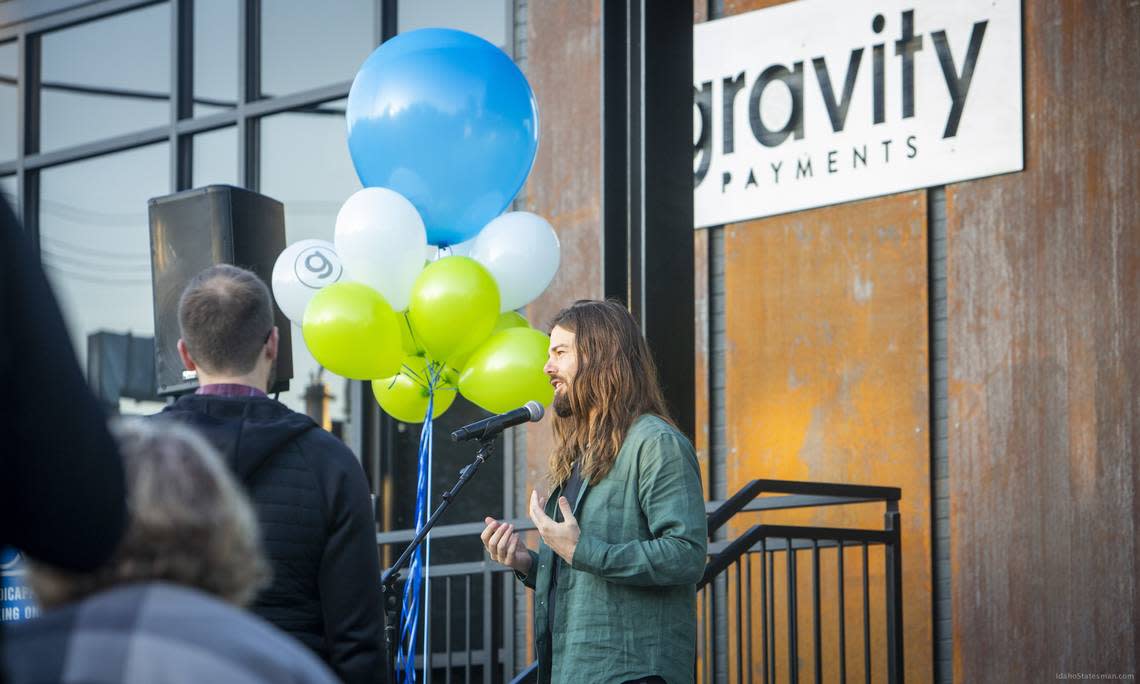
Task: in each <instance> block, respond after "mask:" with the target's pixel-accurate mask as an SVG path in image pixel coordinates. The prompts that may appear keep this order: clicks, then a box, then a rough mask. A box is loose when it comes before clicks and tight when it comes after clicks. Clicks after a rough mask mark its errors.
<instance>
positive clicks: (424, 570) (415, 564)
mask: <svg viewBox="0 0 1140 684" xmlns="http://www.w3.org/2000/svg"><path fill="white" fill-rule="evenodd" d="M427 370H428V386H427V388H428V406H427V412H426V413H425V415H424V423H423V428H422V429H421V431H420V447H419V459H418V460H419V463H418V467H419V474H418V477H417V479H416V532H419V531H420V530H421V529H423V526H424V524H425V523H426V521H427V516H428V508H429V506H430V503H431V502H430V496H431V494H430V492H431V462H432V446H433V445H432V414H433V413H434V409H435V401H434V399H435V397H434V395H435V384H436V382H438V380H439V377H440V372H439V369H438V367H437V366H436V365H435V364H430V365H429V366H428V368H427ZM425 548H426V551H427V552H426V557H425ZM430 564H431V534H430V533H429V534H428V536H427V538H426V541H425V543H424V545H423V546H420V547H419V548H417V549H416V550H415V551H414V552H413V553H412V560H411V563H410V564H409V568H408V580H407V582H405V584H404V596H403V605H402V612H403V617H404V619H403V624H402V625H401V628H400V649H399V653H398V658H397V670H398V671H400V672H401V673H402V675H403V677H402V679H403V681H404V682H415V677H416V672H415V653H416V641H417V636H418V630H417V629H416V627H417V625H418V624H419V622H420V615H421V607H422V609H423V611H422V614H423V632H424V635H423V639H424V640H423V647H424V658H423V663H424V680H423V681H429V680H430V677H428V676H427V673H428V672H430V669H429V668H430V667H431V659H430V655H431V654H430V653H428V636H429V635H428V634H427V630H428V627H429V624H430V619H429V613H428V611H429V610H430V596H431V592H430V588H431V587H430V582H425V579H426V577H427V576H428V574H429V568H430Z"/></svg>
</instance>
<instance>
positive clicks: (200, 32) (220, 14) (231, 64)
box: [194, 0, 238, 116]
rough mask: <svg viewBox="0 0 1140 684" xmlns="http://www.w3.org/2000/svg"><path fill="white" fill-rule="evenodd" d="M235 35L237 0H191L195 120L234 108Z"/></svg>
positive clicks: (236, 53)
mask: <svg viewBox="0 0 1140 684" xmlns="http://www.w3.org/2000/svg"><path fill="white" fill-rule="evenodd" d="M237 34H238V3H237V1H236V0H194V116H205V115H207V114H214V113H216V112H221V111H225V110H227V109H233V108H234V107H236V106H237V96H238V69H237V65H238V36H237Z"/></svg>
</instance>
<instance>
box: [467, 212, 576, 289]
mask: <svg viewBox="0 0 1140 684" xmlns="http://www.w3.org/2000/svg"><path fill="white" fill-rule="evenodd" d="M559 250H560V248H559V244H558V236H557V235H555V233H554V228H553V227H552V226H551V225H550V223H548V222H547V220H546V219H544V218H542V217H541V216H539V215H537V214H532V213H530V212H529V211H512V212H510V213H507V214H503V215H501V216H499V217H498V218H496V219H494V220H493V221H491V222H490V223H488V224H487V225H486V226H484V227H483V230H481V231H479V235H478V236H476V238H475V247H474V249H472V250H471V256H472V257H473V258H474V259H475V260H476V261H478V262H479V263H481V264H483V265H484V266H486V267H487V270H488V271H490V272H491V275H492V276H494V277H495V283H496V284H498V286H499V298H500V309H501V310H502V311H513V310H514V309H518V308H520V307H522V306H525V305H526V304H529V303H530V302H531V301H533V300H534V298H535V297H538V296H539V295H540V294H542V291H543V290H545V289H546V286H547V285H550V281H552V280H554V274H555V273H557V272H558V262H559V259H560V258H561V257H560V255H559Z"/></svg>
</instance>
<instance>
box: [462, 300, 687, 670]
mask: <svg viewBox="0 0 1140 684" xmlns="http://www.w3.org/2000/svg"><path fill="white" fill-rule="evenodd" d="M545 371H546V374H547V375H548V376H549V377H550V382H551V384H553V385H554V390H555V394H554V403H553V409H554V414H555V418H554V437H555V448H554V451H553V453H552V454H551V455H550V481H551V484H552V485H554V491H553V492H552V494H551V496H550V498H549V499H544V498H542V497H540V496H539V495H538V493H537V492H532V493H531V501H530V517H531V519H532V520H533V521H534V523H535V526H536V527H537V528H538V532H539V534H540V535H541V537H542V541H541V543H540V544H539V547H538V551H537V552H535V551H531V550H529V549H527V548H526V547H525V546H524V545H523V544H522V543H521V541H520V538H519V534H518V532H516V531H515V530H514V527H513V526H512V525H509V524H506V523H502V522H498V521H495V520H494V519H492V518H487V519H486V521H485V522H486V524H487V527H486V528H485V529H484V531H483V534H482V539H483V544H484V546H485V547H486V549H487V551H488V552H489V553H490V555H491V558H492V559H494V560H495V561H498V562H500V563H502V564H504V565H507V566H508V567H510V568H512V569H513V570H515V574H516V576H517V577H518V578H519V579H520V580H521V581H522V582H523V583H524V584H525V585H526V586H528V587H530V588H532V589H534V596H535V600H534V602H535V605H534V633H535V649H536V651H537V654H538V673H539V681H540V682H543V683H544V684H545V683H547V682H614V683H615V684H616V683H621V682H669V683H670V684H673V683H675V682H686V681H689V682H691V681H692V680H693V672H694V666H695V661H696V651H695V649H696V582H697V581H698V580H699V579H700V577H701V573H702V572H703V571H704V566H705V555H706V552H707V546H708V527H707V523H706V519H705V510H704V496H703V494H702V491H701V481H700V468H699V466H698V464H697V459H696V454H695V453H694V452H693V447H692V445H691V444H690V443H689V440H688V439H687V438H686V437H685V436H684V435H683V434H681V433H680V431H678V430H677V428H676V427H675V426H674V425H673V423H672V422H671V421H670V420H669V417H668V414H667V411H666V408H665V401H664V399H663V397H662V394H661V389H660V387H659V385H658V381H657V370H656V366H655V365H654V363H653V358H652V355H651V354H650V351H649V347H648V345H647V344H646V342H645V339H644V338H643V337H642V336H641V332H640V330H639V329H638V326H637V322H636V321H635V320H634V318H633V316H631V315H630V313H629V311H627V310H626V309H625V308H624V306H622V305H621V304H620V303H617V302H612V301H607V302H597V301H580V302H577V303H575V304H574V305H573V306H571V307H569V308H567V309H564V310H562V311H561V312H560V313H559V314H558V315H557V316H556V317H555V319H554V324H553V329H552V330H551V332H550V357H549V360H548V361H547V364H546V367H545Z"/></svg>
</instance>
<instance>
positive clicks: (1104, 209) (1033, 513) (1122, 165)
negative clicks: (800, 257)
mask: <svg viewBox="0 0 1140 684" xmlns="http://www.w3.org/2000/svg"><path fill="white" fill-rule="evenodd" d="M1023 11H1024V22H1023V23H1024V27H1025V28H1024V45H1025V49H1024V55H1025V65H1024V69H1025V112H1026V118H1025V131H1026V135H1025V139H1026V162H1025V171H1024V172H1022V173H1018V174H1011V175H1007V176H1002V177H998V178H991V179H986V180H980V181H976V182H971V183H964V184H960V185H957V186H952V187H950V188H948V190H947V221H948V238H949V254H948V261H949V283H948V290H949V307H950V309H949V326H950V329H949V345H950V440H949V444H950V454H949V455H950V481H951V505H952V513H951V530H952V532H951V534H952V540H953V546H952V549H951V558H952V563H953V582H952V584H953V592H952V595H953V628H954V678H955V681H958V682H979V681H1003V682H1012V681H1046V680H1052V679H1054V677H1056V676H1057V675H1058V674H1062V673H1105V674H1108V673H1136V671H1137V668H1138V666H1140V663H1138V659H1137V642H1138V639H1137V637H1138V634H1137V628H1136V625H1137V622H1138V619H1140V586H1138V585H1137V576H1138V573H1140V546H1138V545H1137V543H1136V529H1137V522H1138V517H1140V502H1138V499H1137V497H1136V493H1137V484H1138V479H1140V458H1138V456H1137V452H1138V451H1140V403H1138V400H1137V382H1138V381H1140V325H1138V323H1137V314H1138V313H1140V305H1138V301H1140V275H1138V274H1140V212H1138V211H1137V205H1138V200H1137V178H1140V161H1138V154H1137V144H1138V143H1137V141H1138V140H1140V130H1138V126H1137V119H1136V117H1137V114H1138V112H1140V95H1138V94H1137V76H1138V74H1140V56H1138V55H1140V52H1138V50H1137V45H1138V44H1140V5H1138V4H1137V3H1136V2H1062V1H1057V0H1054V1H1052V2H1026V3H1025V4H1024V10H1023Z"/></svg>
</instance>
